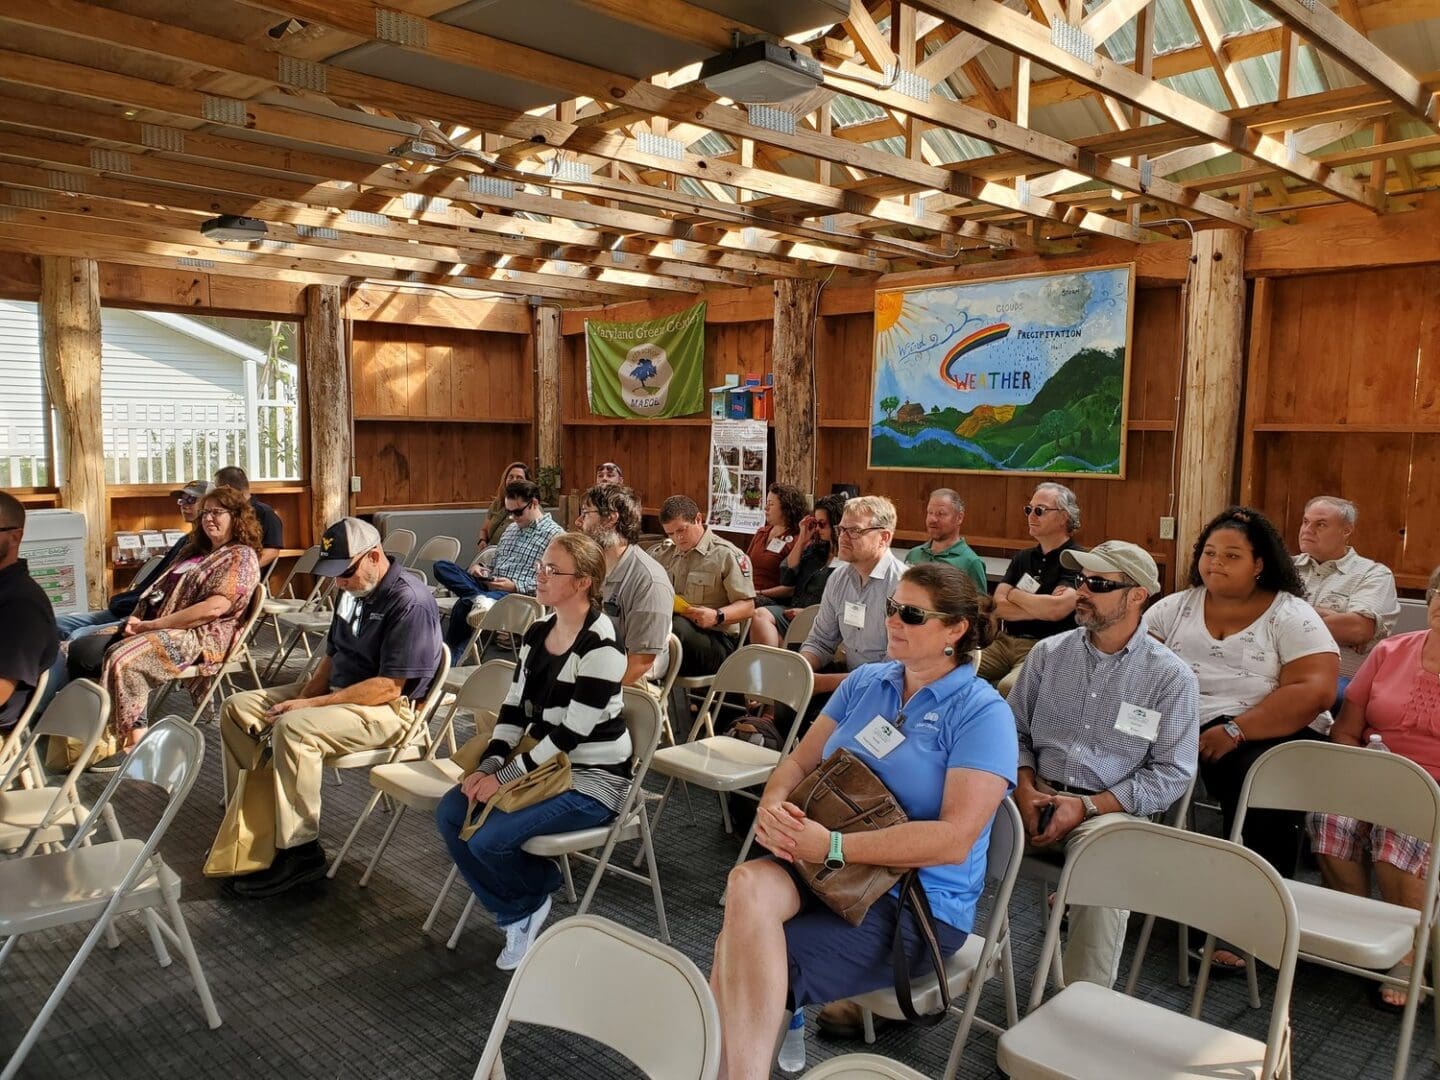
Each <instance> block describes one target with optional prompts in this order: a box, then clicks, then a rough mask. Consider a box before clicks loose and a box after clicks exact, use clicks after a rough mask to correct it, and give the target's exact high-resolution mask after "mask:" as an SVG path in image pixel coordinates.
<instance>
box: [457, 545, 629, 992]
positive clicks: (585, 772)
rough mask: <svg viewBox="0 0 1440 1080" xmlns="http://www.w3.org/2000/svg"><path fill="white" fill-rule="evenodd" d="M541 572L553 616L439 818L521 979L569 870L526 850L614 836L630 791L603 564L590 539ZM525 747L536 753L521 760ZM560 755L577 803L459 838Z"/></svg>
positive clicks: (508, 966)
mask: <svg viewBox="0 0 1440 1080" xmlns="http://www.w3.org/2000/svg"><path fill="white" fill-rule="evenodd" d="M536 569H537V571H538V579H537V585H536V590H535V595H536V596H537V597H538V598H539V600H540V602H541V603H542V604H545V605H547V606H548V607H550V608H552V609H553V614H552V615H551V616H550V617H549V618H547V619H542V620H540V621H538V622H536V623H535V624H534V625H533V626H531V627H530V629H529V630H528V631H526V633H525V638H524V641H523V642H522V644H521V646H520V656H519V662H518V664H517V665H516V668H515V679H514V681H513V682H512V683H511V684H510V692H509V693H508V694H507V695H506V696H505V704H504V705H502V706H501V708H500V714H499V717H498V718H497V719H496V723H495V734H494V737H493V738H492V739H491V742H490V745H489V746H488V747H486V748H485V752H484V754H483V755H482V757H481V761H480V765H479V767H478V768H476V770H475V771H474V772H473V773H471V774H470V775H468V776H466V777H465V779H464V780H463V781H461V783H460V784H459V786H457V787H454V788H452V789H451V790H450V791H449V792H448V793H447V794H446V795H445V797H444V799H442V800H441V802H440V806H439V807H438V808H437V810H436V812H435V818H436V822H437V825H438V827H439V830H440V837H441V839H442V840H444V841H445V846H446V847H447V848H449V849H450V855H451V857H452V858H454V860H455V865H456V866H457V867H459V869H460V873H461V875H462V876H463V877H464V878H465V880H466V882H468V883H469V885H470V888H471V889H472V890H474V892H475V895H476V896H477V897H478V898H479V900H480V902H481V903H482V904H484V905H485V907H486V908H488V909H489V910H490V912H491V913H493V914H494V916H495V922H496V923H497V924H498V925H499V926H501V927H503V928H504V929H505V949H504V951H503V952H501V954H500V956H499V958H498V959H497V960H496V961H495V966H496V967H498V968H500V969H501V970H502V971H512V970H514V969H515V968H516V967H517V966H518V965H519V963H520V960H521V958H522V957H523V956H524V955H525V952H526V950H527V949H529V947H530V945H531V944H532V943H533V942H534V941H535V939H536V937H538V936H539V934H540V928H541V926H543V925H544V923H545V918H546V916H548V915H549V914H550V894H551V893H553V892H554V891H555V890H556V889H557V888H559V886H560V880H561V878H560V868H559V866H557V865H556V863H555V861H554V860H553V859H546V858H541V857H539V856H536V855H530V854H527V853H526V852H524V851H522V850H521V848H522V846H523V845H524V843H525V841H527V840H529V839H530V838H531V837H533V836H544V835H547V834H550V833H560V832H570V831H571V830H574V829H588V828H593V827H595V826H597V825H606V824H609V823H610V822H611V821H612V820H614V818H615V815H616V814H617V813H618V812H619V810H620V807H621V805H622V804H623V803H624V801H625V798H626V796H627V795H628V794H629V791H630V757H631V747H630V734H629V732H628V731H626V729H625V723H624V721H623V720H622V719H621V717H620V707H621V694H620V682H621V679H622V678H623V677H624V674H625V653H624V651H623V650H622V649H621V647H620V645H619V643H618V642H617V641H616V639H615V628H614V626H613V625H612V624H611V622H610V619H609V618H608V617H607V616H606V615H604V614H603V613H602V612H601V610H600V587H601V585H602V583H603V582H604V580H605V555H604V552H602V551H601V549H600V546H599V545H598V544H596V543H595V541H594V540H592V539H590V537H588V536H586V535H585V534H583V533H562V534H560V535H559V536H557V537H555V539H554V540H552V541H550V545H549V547H547V548H546V549H545V554H544V555H543V556H542V557H541V560H540V562H539V564H538V565H537V567H536ZM525 736H529V737H530V738H531V739H533V740H535V745H533V746H531V747H530V748H529V749H527V750H526V751H525V752H524V753H520V754H516V753H515V749H516V747H517V746H519V745H520V740H521V739H522V737H525ZM560 753H563V754H566V755H567V756H568V757H569V759H570V769H571V781H570V790H569V791H567V792H565V793H564V794H563V795H556V796H553V797H551V798H549V799H545V800H543V801H542V802H538V803H536V804H534V805H533V806H528V807H525V808H523V809H520V810H515V811H513V812H511V813H506V812H505V811H503V810H498V809H497V810H494V811H492V812H491V814H490V816H489V817H488V818H486V820H485V823H484V824H483V825H482V826H481V827H480V828H479V829H478V830H477V831H476V832H475V833H474V834H473V835H472V836H471V837H470V838H469V839H468V840H462V839H461V838H460V831H461V829H462V828H464V826H465V817H466V813H467V811H468V810H469V808H470V805H471V803H472V802H475V803H483V802H485V801H486V800H488V799H490V798H492V797H493V796H494V795H495V793H496V792H497V791H499V790H500V788H501V786H502V785H503V784H506V783H508V782H510V781H512V780H515V779H517V778H518V777H520V776H523V775H524V774H525V773H527V772H529V771H530V770H532V769H535V768H537V767H539V766H540V765H543V764H544V763H545V762H546V761H549V760H550V759H551V758H553V757H554V756H555V755H556V754H560Z"/></svg>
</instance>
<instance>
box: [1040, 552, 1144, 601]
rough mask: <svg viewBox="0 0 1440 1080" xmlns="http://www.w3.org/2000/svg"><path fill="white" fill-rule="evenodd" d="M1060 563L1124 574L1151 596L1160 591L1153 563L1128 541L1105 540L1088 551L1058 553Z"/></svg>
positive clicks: (1072, 567)
mask: <svg viewBox="0 0 1440 1080" xmlns="http://www.w3.org/2000/svg"><path fill="white" fill-rule="evenodd" d="M1060 564H1061V565H1062V566H1065V567H1068V568H1069V569H1071V570H1086V571H1089V572H1090V573H1092V574H1125V575H1126V576H1127V577H1129V578H1130V580H1131V581H1133V582H1135V583H1136V584H1138V585H1141V586H1143V587H1144V588H1145V591H1146V592H1148V593H1149V594H1150V595H1151V596H1155V595H1157V594H1158V593H1159V592H1160V571H1159V570H1158V569H1156V567H1155V560H1154V559H1152V558H1151V557H1150V553H1149V552H1148V551H1146V550H1145V549H1144V548H1142V547H1141V546H1140V545H1139V544H1132V543H1130V541H1128V540H1106V541H1105V542H1104V543H1103V544H1096V545H1095V546H1094V547H1093V548H1091V549H1090V550H1089V551H1071V550H1067V551H1062V552H1061V553H1060Z"/></svg>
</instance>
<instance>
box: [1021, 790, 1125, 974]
mask: <svg viewBox="0 0 1440 1080" xmlns="http://www.w3.org/2000/svg"><path fill="white" fill-rule="evenodd" d="M1035 787H1036V789H1037V790H1039V791H1044V792H1048V793H1050V794H1054V789H1052V788H1051V787H1050V785H1048V784H1047V783H1045V781H1044V780H1042V779H1041V778H1040V777H1038V776H1037V777H1036V778H1035ZM1127 820H1128V821H1142V820H1144V819H1143V818H1137V817H1132V816H1131V815H1129V814H1101V815H1100V816H1099V817H1095V818H1091V819H1090V820H1089V821H1082V822H1081V823H1080V824H1079V825H1077V826H1075V828H1074V829H1072V830H1070V834H1069V835H1068V836H1066V837H1065V840H1064V853H1065V855H1068V854H1069V852H1070V848H1071V846H1072V845H1074V844H1078V843H1079V842H1080V840H1081V839H1082V838H1084V837H1086V836H1089V835H1090V834H1091V833H1092V832H1094V831H1095V830H1096V829H1103V828H1105V827H1106V826H1107V825H1109V824H1111V823H1112V822H1117V821H1127ZM1025 854H1026V855H1034V856H1037V857H1039V858H1042V859H1049V860H1051V861H1053V862H1055V863H1056V865H1059V864H1060V863H1061V862H1062V861H1063V856H1062V854H1061V851H1060V849H1059V848H1056V847H1048V848H1035V847H1031V846H1030V845H1029V844H1028V843H1027V844H1026V845H1025ZM1129 925H1130V912H1128V911H1125V910H1122V909H1120V908H1101V907H1079V906H1077V905H1074V904H1072V905H1071V906H1070V929H1069V932H1068V933H1066V935H1065V949H1064V952H1063V953H1062V954H1061V970H1062V972H1063V973H1064V975H1065V984H1066V985H1067V986H1068V985H1069V984H1070V983H1073V982H1091V983H1098V984H1099V985H1101V986H1114V985H1115V979H1116V977H1117V976H1118V975H1119V974H1120V954H1121V953H1122V952H1124V950H1125V930H1126V928H1127V927H1128V926H1129Z"/></svg>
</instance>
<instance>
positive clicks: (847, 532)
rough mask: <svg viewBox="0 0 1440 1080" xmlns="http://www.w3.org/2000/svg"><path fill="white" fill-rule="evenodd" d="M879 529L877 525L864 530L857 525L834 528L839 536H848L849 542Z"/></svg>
mask: <svg viewBox="0 0 1440 1080" xmlns="http://www.w3.org/2000/svg"><path fill="white" fill-rule="evenodd" d="M880 528H881V526H879V525H869V526H866V527H864V528H861V527H860V526H859V525H837V526H835V531H836V532H838V533H839V534H840V535H841V536H848V537H850V539H851V540H854V539H855V538H856V537H857V536H864V535H865V534H866V533H867V532H878V531H879V530H880Z"/></svg>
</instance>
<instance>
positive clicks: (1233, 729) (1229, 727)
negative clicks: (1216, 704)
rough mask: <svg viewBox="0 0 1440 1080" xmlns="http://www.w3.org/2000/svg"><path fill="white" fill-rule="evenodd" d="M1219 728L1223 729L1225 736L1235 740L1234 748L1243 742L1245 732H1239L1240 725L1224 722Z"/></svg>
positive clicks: (1229, 721) (1230, 721)
mask: <svg viewBox="0 0 1440 1080" xmlns="http://www.w3.org/2000/svg"><path fill="white" fill-rule="evenodd" d="M1221 727H1223V728H1224V729H1225V734H1226V735H1229V736H1230V738H1232V739H1234V740H1235V745H1236V746H1239V745H1240V744H1241V743H1243V742H1244V741H1245V732H1243V731H1241V730H1240V725H1239V724H1237V723H1235V721H1234V720H1226V721H1225V723H1224V724H1222V725H1221Z"/></svg>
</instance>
